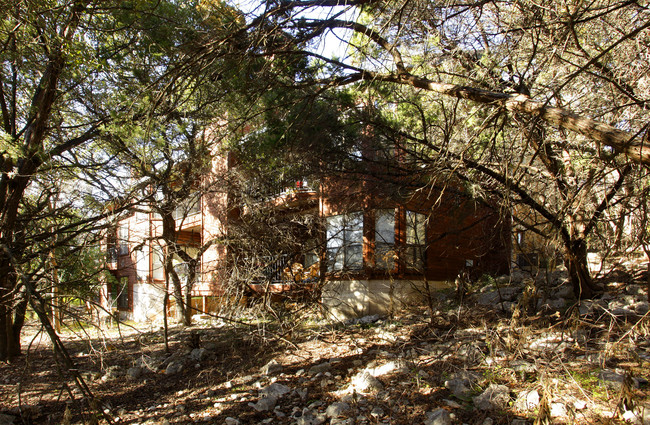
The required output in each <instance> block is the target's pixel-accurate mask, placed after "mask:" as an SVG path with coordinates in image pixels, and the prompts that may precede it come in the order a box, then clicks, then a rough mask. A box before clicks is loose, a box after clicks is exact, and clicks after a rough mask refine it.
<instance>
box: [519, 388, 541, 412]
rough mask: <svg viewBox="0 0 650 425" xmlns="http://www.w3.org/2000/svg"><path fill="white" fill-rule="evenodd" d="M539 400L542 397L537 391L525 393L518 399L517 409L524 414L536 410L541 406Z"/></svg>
mask: <svg viewBox="0 0 650 425" xmlns="http://www.w3.org/2000/svg"><path fill="white" fill-rule="evenodd" d="M539 400H540V397H539V392H537V390H532V391H524V392H522V393H520V394H519V397H517V401H516V402H515V408H516V409H517V410H520V411H523V412H526V411H531V410H535V409H536V408H537V406H539Z"/></svg>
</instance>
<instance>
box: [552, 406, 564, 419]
mask: <svg viewBox="0 0 650 425" xmlns="http://www.w3.org/2000/svg"><path fill="white" fill-rule="evenodd" d="M550 414H551V417H552V418H562V417H565V416H566V415H567V409H566V406H565V404H564V403H551V406H550Z"/></svg>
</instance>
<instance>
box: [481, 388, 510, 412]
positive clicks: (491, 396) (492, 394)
mask: <svg viewBox="0 0 650 425" xmlns="http://www.w3.org/2000/svg"><path fill="white" fill-rule="evenodd" d="M473 401H474V405H475V406H476V407H477V408H478V409H480V410H500V409H505V408H506V407H507V406H508V402H509V401H510V390H509V389H508V387H506V386H505V385H496V384H491V385H490V386H489V387H488V388H487V389H486V390H485V391H483V393H482V394H481V395H479V396H476V397H474V399H473Z"/></svg>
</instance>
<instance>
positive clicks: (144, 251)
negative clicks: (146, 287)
mask: <svg viewBox="0 0 650 425" xmlns="http://www.w3.org/2000/svg"><path fill="white" fill-rule="evenodd" d="M135 258H136V272H137V277H138V281H139V282H146V281H147V280H148V279H149V247H147V246H146V245H145V246H144V247H140V248H138V249H136V251H135Z"/></svg>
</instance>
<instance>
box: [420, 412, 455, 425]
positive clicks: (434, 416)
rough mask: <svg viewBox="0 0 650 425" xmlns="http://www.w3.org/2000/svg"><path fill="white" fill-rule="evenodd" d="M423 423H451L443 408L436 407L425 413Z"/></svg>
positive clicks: (435, 424)
mask: <svg viewBox="0 0 650 425" xmlns="http://www.w3.org/2000/svg"><path fill="white" fill-rule="evenodd" d="M424 425H451V416H450V415H449V412H447V411H446V410H445V409H436V410H434V411H433V412H429V413H427V418H426V419H425V420H424Z"/></svg>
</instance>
